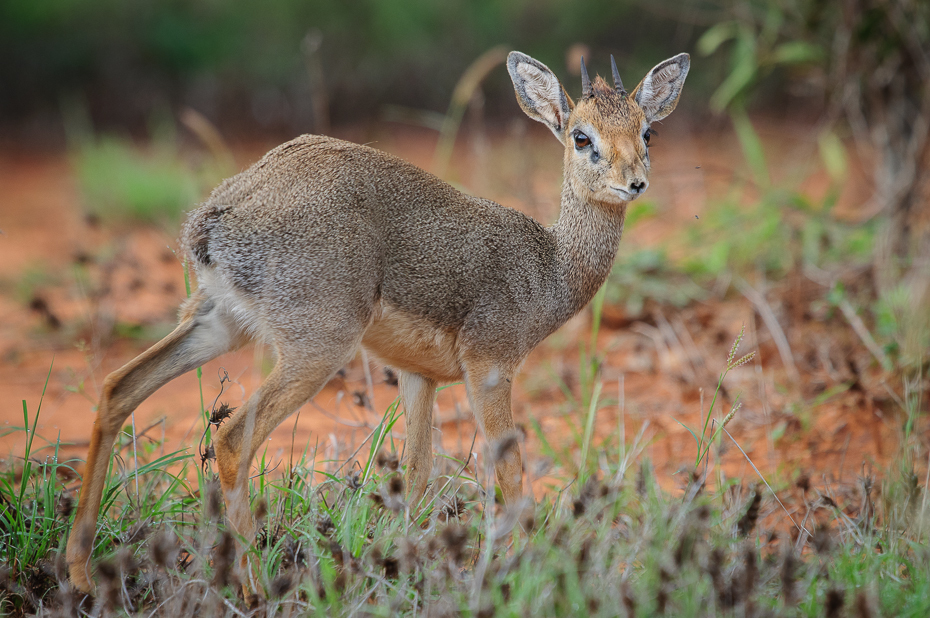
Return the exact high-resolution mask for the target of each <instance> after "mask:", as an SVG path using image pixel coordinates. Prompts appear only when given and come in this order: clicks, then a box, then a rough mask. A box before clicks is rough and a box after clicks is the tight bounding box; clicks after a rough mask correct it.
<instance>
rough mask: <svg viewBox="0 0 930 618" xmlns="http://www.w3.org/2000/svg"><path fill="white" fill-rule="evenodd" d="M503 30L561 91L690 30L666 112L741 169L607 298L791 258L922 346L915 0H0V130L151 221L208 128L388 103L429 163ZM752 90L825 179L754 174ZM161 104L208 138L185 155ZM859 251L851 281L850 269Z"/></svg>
mask: <svg viewBox="0 0 930 618" xmlns="http://www.w3.org/2000/svg"><path fill="white" fill-rule="evenodd" d="M501 46H506V47H504V48H503V49H507V48H510V49H520V50H522V51H525V52H527V53H530V54H532V55H533V56H535V57H537V58H539V59H540V60H542V61H543V62H545V63H547V64H548V65H549V66H551V67H552V68H553V69H554V70H555V71H556V73H557V74H559V75H560V76H561V77H562V79H563V81H564V82H565V84H566V87H567V88H568V90H569V92H570V93H574V94H577V92H578V89H579V86H580V80H579V78H578V76H577V71H578V69H577V67H578V56H580V55H581V54H584V55H585V56H586V60H587V61H588V66H589V68H590V69H591V70H592V71H594V72H600V73H602V74H607V73H608V71H609V69H608V58H609V55H610V54H614V55H615V56H616V57H617V60H618V64H619V65H620V66H621V67H622V69H621V73H622V75H623V77H624V78H625V79H627V80H628V81H629V84H628V86H630V87H631V86H632V84H635V83H636V81H637V80H638V79H639V77H640V76H642V75H643V74H644V73H645V72H646V71H647V70H648V69H649V68H650V67H651V66H653V65H654V64H655V62H656V61H657V60H659V59H662V58H666V57H668V56H670V55H672V54H674V53H677V52H680V51H683V50H684V51H689V52H691V53H692V58H693V61H692V62H693V65H692V66H693V70H692V72H691V75H690V76H689V79H688V92H689V95H688V96H687V97H684V98H683V102H682V106H681V108H680V109H681V111H679V112H678V114H676V116H677V117H681V116H685V117H689V116H690V118H691V119H698V120H699V121H700V122H701V124H702V126H704V127H714V128H716V129H718V130H720V129H722V130H731V131H732V132H733V133H734V134H735V135H736V137H737V139H738V142H739V145H740V148H741V151H742V155H743V160H744V161H745V168H746V169H743V170H734V176H733V186H732V191H731V192H730V193H728V194H724V195H717V196H713V197H712V198H711V202H710V203H709V204H708V205H707V211H706V214H705V217H704V222H703V225H701V226H695V229H694V230H692V231H689V232H688V237H687V238H686V239H684V240H683V243H682V245H683V246H686V247H687V248H688V249H687V252H686V254H685V255H684V256H677V257H676V258H675V259H674V260H673V259H671V258H670V257H669V253H667V252H666V251H664V250H662V249H661V248H646V249H645V250H644V249H643V248H641V247H629V248H626V247H625V248H624V249H623V251H626V253H623V252H622V253H621V259H620V260H619V261H618V266H617V270H616V271H615V273H614V276H613V277H612V279H611V281H612V287H611V289H610V290H609V292H608V296H609V297H610V298H612V299H618V300H619V299H626V303H627V307H628V309H629V310H630V311H631V313H633V314H635V315H639V314H640V313H642V311H643V308H644V307H646V306H647V304H648V301H649V300H653V301H655V302H658V303H660V304H672V305H675V306H681V305H683V304H686V303H688V302H692V301H694V300H696V299H700V298H704V297H705V296H706V293H707V292H706V290H707V289H708V288H711V287H713V288H714V289H716V290H717V291H718V292H720V290H723V292H725V291H726V290H727V289H728V287H729V284H727V285H722V284H721V282H724V283H725V282H729V281H730V280H731V279H732V278H738V279H739V280H740V281H762V282H765V281H770V280H780V279H783V278H785V277H787V276H788V275H789V274H790V273H803V275H804V276H806V277H807V278H809V279H812V280H815V281H816V282H817V283H818V284H820V285H822V286H823V288H824V290H825V291H829V292H830V296H829V298H830V303H831V306H834V307H841V308H843V309H844V315H846V314H848V313H849V312H850V311H855V312H862V313H864V314H871V317H872V318H873V319H874V321H875V323H876V324H878V325H879V330H881V332H882V333H886V334H888V335H887V336H888V338H887V342H889V343H888V345H889V346H891V343H890V342H892V341H897V342H900V341H905V340H906V341H908V342H910V343H908V344H907V345H903V344H902V345H897V344H895V345H896V346H897V349H899V350H903V349H905V348H907V349H910V350H912V352H910V353H909V354H910V357H912V359H916V360H912V361H908V362H912V364H913V363H917V364H918V365H920V364H921V363H923V362H924V361H923V360H922V359H924V358H925V354H924V350H926V348H927V347H928V345H930V337H928V331H930V326H928V324H927V322H928V320H930V317H928V314H930V311H927V310H926V308H927V305H928V303H930V284H928V282H930V272H928V269H930V266H928V265H930V225H928V221H927V218H928V217H927V215H926V211H927V209H926V207H925V204H926V195H927V189H928V184H930V183H928V169H930V160H928V157H930V155H928V150H930V149H928V135H930V2H925V1H922V0H695V1H690V2H672V1H670V0H651V1H648V2H647V1H645V0H626V1H617V0H583V1H576V2H571V3H568V2H565V1H561V0H446V1H444V2H433V1H431V0H348V1H345V2H327V1H323V0H275V1H274V2H268V3H255V2H251V1H248V0H228V1H220V0H186V1H180V0H161V1H157V2H156V1H154V0H132V1H126V0H43V1H41V2H36V1H35V0H5V1H4V2H2V3H0V54H2V57H3V58H4V59H5V61H4V62H3V63H0V135H2V136H4V137H5V138H6V139H11V140H13V141H16V142H17V143H20V144H29V145H36V144H38V145H52V146H61V145H64V144H68V145H69V146H70V147H71V150H72V156H73V160H74V168H75V171H76V175H77V177H78V180H79V184H80V187H81V191H82V194H83V197H84V202H85V204H86V205H87V208H88V209H89V210H91V211H92V212H91V214H94V215H96V216H98V217H100V218H102V219H112V220H120V219H129V220H142V221H148V222H156V223H158V222H167V224H168V225H169V226H171V225H176V224H177V221H178V219H179V217H180V216H181V213H182V212H183V210H185V208H186V207H187V206H188V205H189V204H191V203H193V202H194V201H196V197H197V196H198V195H203V194H204V192H205V191H206V190H208V189H209V187H210V186H212V185H213V184H214V183H215V182H216V181H217V180H218V179H219V178H222V177H223V176H226V175H228V174H229V173H230V172H231V171H233V170H234V169H235V168H234V166H233V165H232V163H231V161H232V156H231V154H230V151H229V149H228V147H227V146H226V142H225V139H237V138H243V139H246V140H247V139H248V138H249V137H250V136H255V135H259V136H261V138H262V139H264V140H270V139H276V138H280V139H284V138H287V137H290V136H293V135H295V134H297V133H301V132H324V133H325V132H328V131H329V128H330V126H332V125H349V124H353V123H354V124H366V123H371V122H373V121H377V120H379V119H384V118H386V117H389V116H392V117H393V119H395V120H396V119H405V120H412V121H414V122H415V123H418V124H421V125H425V126H430V127H432V128H435V129H440V130H441V133H440V142H439V143H440V147H439V148H438V149H437V158H436V161H437V162H438V163H437V164H436V165H434V168H436V169H439V170H443V169H444V166H445V162H446V161H447V160H448V156H449V155H450V154H451V144H452V143H453V142H454V138H455V132H456V131H457V129H458V124H459V122H460V121H462V118H463V114H464V112H465V107H467V106H469V105H473V103H474V101H475V96H477V97H478V98H479V99H480V105H479V106H478V107H479V108H480V111H479V114H478V115H479V116H480V118H481V119H486V120H487V125H484V124H481V125H480V126H481V129H480V131H478V132H479V133H480V132H481V131H484V130H485V129H484V127H488V128H490V127H495V126H496V127H500V126H503V125H502V122H501V121H505V120H507V119H508V118H511V117H515V116H517V115H518V114H519V113H520V112H519V110H518V109H517V107H516V106H515V105H513V91H512V87H511V85H510V83H509V80H508V78H507V75H506V72H505V71H503V70H500V68H499V66H498V64H499V62H500V57H501V53H500V49H502V48H501ZM476 59H478V60H476ZM482 59H483V60H482ZM495 68H497V69H498V70H493V69H495ZM479 83H480V87H479ZM450 93H452V94H451V95H450ZM450 98H451V99H452V104H451V105H450ZM195 110H196V111H195ZM759 111H764V112H765V113H766V114H767V115H768V116H769V118H776V119H779V118H782V119H784V118H791V120H792V121H794V122H798V121H800V122H803V123H806V126H809V127H811V142H812V143H815V144H816V148H815V152H817V153H819V161H816V162H815V163H814V164H813V166H814V167H818V166H819V167H818V170H823V171H825V172H826V174H827V175H828V177H829V180H830V188H829V190H828V191H827V193H826V195H825V196H824V197H822V198H818V199H817V200H812V199H811V198H810V197H809V196H808V195H806V194H805V193H804V192H803V191H801V190H800V180H788V181H786V180H785V179H784V174H781V173H775V174H773V172H776V171H777V172H782V171H783V170H772V169H771V167H770V163H769V160H768V157H767V156H766V148H765V144H764V143H763V139H761V138H760V136H759V134H758V133H757V131H756V128H755V124H754V120H753V118H754V115H755V114H756V113H758V112H759ZM175 119H177V120H179V121H180V124H183V125H184V126H186V127H187V128H188V129H190V131H191V132H192V133H193V134H195V135H196V136H197V138H198V139H199V141H200V143H201V144H202V145H206V146H207V150H208V151H209V153H210V157H208V158H205V157H201V159H199V160H195V161H191V160H189V159H190V156H191V154H190V153H187V152H186V151H185V149H183V148H181V147H180V145H179V140H178V137H177V135H176V129H175V128H174V127H176V126H177V123H176V122H175ZM708 120H709V122H708ZM482 122H484V120H482ZM495 123H496V124H495ZM473 128H474V127H473ZM508 130H509V129H508ZM114 135H119V137H114ZM128 136H143V137H145V138H146V139H145V140H144V141H145V146H144V147H142V148H140V147H139V146H138V145H136V144H134V143H133V142H131V141H130V140H129V138H128ZM221 136H222V137H221ZM851 150H854V151H855V154H856V156H857V159H858V161H859V162H860V164H861V165H862V166H864V167H865V168H866V169H867V170H868V171H869V172H870V175H871V177H872V178H871V181H872V182H871V185H872V186H874V188H875V190H874V192H873V193H872V194H871V195H863V196H861V203H860V204H859V205H858V210H857V214H856V215H855V216H854V217H852V218H850V217H849V216H846V217H845V218H842V219H840V218H837V217H835V216H834V208H833V207H834V205H835V203H836V200H837V197H838V195H839V193H840V189H841V188H842V186H843V184H844V182H845V180H846V178H847V176H848V174H849V173H850V167H849V158H850V154H849V153H850V151H851ZM185 157H187V159H185ZM818 170H813V169H812V170H808V171H807V172H805V173H808V174H810V173H813V172H815V171H818ZM524 171H525V170H524ZM437 173H439V174H440V175H442V172H441V171H439V172H437ZM773 178H777V182H776V181H774V180H773ZM747 191H748V192H749V193H750V194H752V195H753V196H754V198H753V199H752V200H751V201H750V203H748V204H747V203H746V202H747V199H746V195H747ZM638 207H639V208H642V205H638ZM643 212H645V211H643ZM634 224H635V221H634V220H632V219H631V220H630V221H629V222H628V225H629V227H632V226H633V225H634ZM864 271H868V272H870V273H871V282H870V285H869V286H867V287H866V288H863V287H862V286H856V287H855V289H853V288H851V287H850V286H848V285H847V284H848V281H849V280H850V279H851V278H855V277H857V276H859V275H860V274H861V273H862V272H864ZM682 277H688V278H690V279H688V282H689V283H688V284H683V283H681V282H682V281H684V279H682ZM692 283H695V284H696V285H692ZM863 290H864V291H863ZM853 317H855V316H853ZM904 331H907V333H905V332H904ZM905 356H907V354H905ZM905 364H906V363H905Z"/></svg>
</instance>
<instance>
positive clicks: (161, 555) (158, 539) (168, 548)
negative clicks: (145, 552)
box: [149, 532, 178, 570]
mask: <svg viewBox="0 0 930 618" xmlns="http://www.w3.org/2000/svg"><path fill="white" fill-rule="evenodd" d="M177 554H178V545H177V541H176V539H175V537H174V535H173V534H170V533H169V532H160V533H158V534H156V535H155V537H154V538H153V539H152V541H151V545H150V546H149V556H150V557H151V558H152V562H154V563H155V566H157V567H158V568H159V569H162V570H165V569H167V568H168V567H169V566H171V565H173V564H174V561H175V559H176V558H177Z"/></svg>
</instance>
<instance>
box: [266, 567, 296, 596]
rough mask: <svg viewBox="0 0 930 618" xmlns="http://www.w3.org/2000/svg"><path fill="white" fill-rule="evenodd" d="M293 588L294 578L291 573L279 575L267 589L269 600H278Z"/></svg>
mask: <svg viewBox="0 0 930 618" xmlns="http://www.w3.org/2000/svg"><path fill="white" fill-rule="evenodd" d="M293 587H294V576H293V574H292V573H288V572H285V573H281V574H279V575H278V576H277V577H275V578H274V579H273V580H271V585H270V586H269V587H268V592H269V593H270V594H271V598H273V599H280V598H281V597H283V596H284V595H285V594H287V593H288V592H290V591H291V588H293Z"/></svg>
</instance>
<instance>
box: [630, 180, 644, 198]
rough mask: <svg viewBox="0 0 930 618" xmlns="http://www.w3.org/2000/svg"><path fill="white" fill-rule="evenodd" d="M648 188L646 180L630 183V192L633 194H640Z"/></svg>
mask: <svg viewBox="0 0 930 618" xmlns="http://www.w3.org/2000/svg"><path fill="white" fill-rule="evenodd" d="M645 190H646V181H645V180H640V181H639V182H637V181H635V180H634V181H633V182H631V183H630V193H632V194H633V195H639V194H640V193H642V192H643V191H645Z"/></svg>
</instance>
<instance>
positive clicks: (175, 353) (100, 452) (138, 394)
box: [66, 301, 239, 592]
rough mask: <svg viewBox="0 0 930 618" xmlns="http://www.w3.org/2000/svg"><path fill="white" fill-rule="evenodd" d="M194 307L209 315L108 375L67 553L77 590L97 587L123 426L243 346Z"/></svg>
mask: <svg viewBox="0 0 930 618" xmlns="http://www.w3.org/2000/svg"><path fill="white" fill-rule="evenodd" d="M201 302H202V301H201ZM195 309H205V311H200V312H199V315H192V316H189V317H188V318H187V319H185V320H183V321H182V322H181V323H180V324H179V325H178V327H177V328H176V329H174V331H172V332H171V334H169V335H168V336H167V337H165V338H164V339H162V340H161V341H159V342H158V343H156V344H155V345H154V346H152V347H151V348H149V349H148V350H146V351H145V352H143V353H142V354H140V355H139V356H138V357H136V358H135V359H134V360H132V361H130V362H129V363H128V364H127V365H125V366H124V367H122V368H121V369H119V370H117V371H115V372H113V373H111V374H110V375H109V376H107V379H106V381H105V382H104V384H103V394H102V396H101V398H100V405H99V406H98V408H97V419H96V421H95V422H94V428H93V432H92V434H91V439H90V452H89V453H88V455H87V465H86V467H85V469H84V484H83V486H82V487H81V492H80V499H79V501H78V507H77V513H76V514H75V517H74V526H73V527H72V529H71V536H70V537H69V538H68V550H67V554H66V556H67V562H68V572H69V575H70V578H71V583H72V584H73V585H74V587H75V588H77V589H78V590H82V591H84V592H90V591H91V590H92V589H93V583H92V581H91V566H90V555H91V551H92V550H93V546H94V535H95V533H96V527H97V516H98V515H99V512H100V500H101V496H102V494H103V488H104V485H105V484H106V477H107V468H108V466H109V463H110V459H111V457H112V448H113V442H114V441H115V440H116V436H117V435H118V434H119V431H120V429H121V428H122V426H123V422H124V421H125V420H126V418H127V417H128V416H129V415H130V414H131V413H132V411H133V410H134V409H135V408H136V406H138V405H139V404H140V403H142V402H143V401H144V400H145V399H146V398H147V397H148V396H149V395H151V394H152V393H154V392H155V391H156V390H158V389H159V388H160V387H161V386H163V385H164V384H167V383H168V382H170V381H171V380H173V379H174V378H176V377H178V376H179V375H181V374H183V373H186V372H188V371H190V370H191V369H194V368H196V367H199V366H200V365H202V364H204V363H205V362H207V361H209V360H211V359H213V358H215V357H217V356H219V355H220V354H222V353H224V352H226V351H228V350H229V349H230V348H231V347H233V346H236V345H238V344H239V341H238V338H237V336H236V333H235V331H234V330H232V329H230V328H229V325H228V324H227V323H225V322H224V320H223V317H222V316H216V315H212V314H211V313H210V309H208V308H207V307H206V303H204V304H203V305H202V306H200V307H198V308H195Z"/></svg>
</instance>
